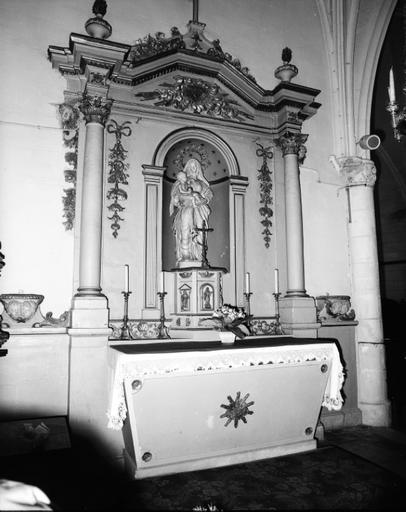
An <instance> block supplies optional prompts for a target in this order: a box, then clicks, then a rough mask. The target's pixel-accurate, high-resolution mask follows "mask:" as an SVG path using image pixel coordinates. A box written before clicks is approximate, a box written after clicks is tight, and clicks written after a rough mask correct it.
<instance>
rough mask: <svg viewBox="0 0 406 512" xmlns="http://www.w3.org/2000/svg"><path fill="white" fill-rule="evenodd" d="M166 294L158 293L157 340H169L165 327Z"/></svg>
mask: <svg viewBox="0 0 406 512" xmlns="http://www.w3.org/2000/svg"><path fill="white" fill-rule="evenodd" d="M165 295H166V292H158V297H159V302H160V316H159V326H158V338H160V339H162V338H169V339H170V338H171V337H170V336H169V333H168V328H167V327H166V325H165V305H164V300H165Z"/></svg>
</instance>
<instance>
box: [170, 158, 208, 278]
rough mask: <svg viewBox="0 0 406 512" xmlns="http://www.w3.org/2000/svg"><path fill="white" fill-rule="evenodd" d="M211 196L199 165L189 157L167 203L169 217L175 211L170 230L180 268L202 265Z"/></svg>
mask: <svg viewBox="0 0 406 512" xmlns="http://www.w3.org/2000/svg"><path fill="white" fill-rule="evenodd" d="M212 197H213V193H212V191H211V189H210V185H209V182H208V181H207V180H206V178H205V177H204V174H203V170H202V167H201V165H200V162H199V161H198V160H196V159H195V158H191V159H190V160H188V161H187V162H186V165H185V166H184V168H183V170H182V171H179V172H178V174H177V176H176V182H175V183H174V185H173V187H172V191H171V202H170V204H169V213H170V215H173V213H174V212H175V211H176V213H175V216H174V218H173V223H172V229H173V233H174V235H175V241H176V263H177V266H178V267H179V268H182V267H183V268H184V267H192V266H201V262H202V250H203V245H204V229H206V228H208V220H209V215H210V212H211V210H210V207H209V203H210V201H211V199H212Z"/></svg>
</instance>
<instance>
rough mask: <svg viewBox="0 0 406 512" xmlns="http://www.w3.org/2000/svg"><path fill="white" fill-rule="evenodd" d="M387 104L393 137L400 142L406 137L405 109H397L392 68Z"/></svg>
mask: <svg viewBox="0 0 406 512" xmlns="http://www.w3.org/2000/svg"><path fill="white" fill-rule="evenodd" d="M388 96H389V103H388V105H387V107H386V110H387V111H388V112H389V113H390V115H391V120H392V129H393V136H394V137H395V139H396V140H397V141H398V142H400V141H401V140H402V137H403V136H404V135H406V108H405V107H401V108H400V107H399V105H398V104H397V102H396V92H395V80H394V76H393V68H390V71H389V87H388Z"/></svg>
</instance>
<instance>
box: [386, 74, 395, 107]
mask: <svg viewBox="0 0 406 512" xmlns="http://www.w3.org/2000/svg"><path fill="white" fill-rule="evenodd" d="M388 94H389V101H390V102H391V103H395V101H396V95H395V80H394V78H393V68H390V71H389V87H388Z"/></svg>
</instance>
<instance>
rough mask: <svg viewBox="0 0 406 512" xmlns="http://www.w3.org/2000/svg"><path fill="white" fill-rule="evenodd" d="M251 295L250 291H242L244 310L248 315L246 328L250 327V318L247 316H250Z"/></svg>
mask: <svg viewBox="0 0 406 512" xmlns="http://www.w3.org/2000/svg"><path fill="white" fill-rule="evenodd" d="M251 295H252V292H244V299H245V311H246V313H247V315H248V328H249V329H250V327H251V319H250V318H249V317H250V316H251Z"/></svg>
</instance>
